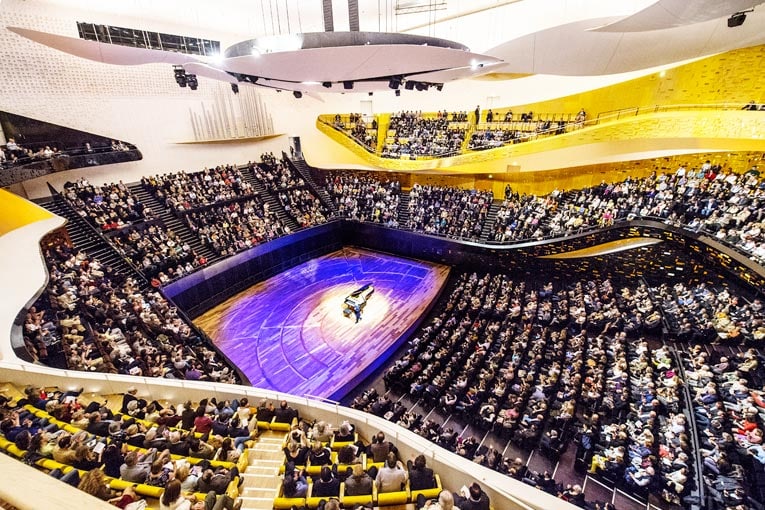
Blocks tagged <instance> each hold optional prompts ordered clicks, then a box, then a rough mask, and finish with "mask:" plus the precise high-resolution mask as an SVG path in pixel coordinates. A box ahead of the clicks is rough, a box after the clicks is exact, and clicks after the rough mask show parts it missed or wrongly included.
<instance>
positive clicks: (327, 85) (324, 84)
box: [321, 81, 332, 89]
mask: <svg viewBox="0 0 765 510" xmlns="http://www.w3.org/2000/svg"><path fill="white" fill-rule="evenodd" d="M321 86H322V87H324V88H325V89H331V88H332V82H331V81H324V82H322V83H321Z"/></svg>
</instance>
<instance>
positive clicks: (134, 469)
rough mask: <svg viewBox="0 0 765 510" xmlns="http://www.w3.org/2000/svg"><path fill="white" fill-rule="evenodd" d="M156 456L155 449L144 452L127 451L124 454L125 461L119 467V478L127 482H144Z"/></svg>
mask: <svg viewBox="0 0 765 510" xmlns="http://www.w3.org/2000/svg"><path fill="white" fill-rule="evenodd" d="M156 456H157V451H156V450H149V451H147V452H146V453H145V454H141V453H139V452H137V451H135V450H131V451H129V452H128V453H127V455H125V463H124V464H123V465H122V466H121V467H120V478H122V479H123V480H125V481H128V482H133V483H144V482H145V481H146V478H147V477H148V476H149V473H150V472H151V465H152V463H153V462H154V459H155V457H156Z"/></svg>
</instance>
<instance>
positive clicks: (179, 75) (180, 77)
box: [173, 66, 186, 87]
mask: <svg viewBox="0 0 765 510" xmlns="http://www.w3.org/2000/svg"><path fill="white" fill-rule="evenodd" d="M173 74H175V83H177V84H178V86H179V87H185V86H186V71H185V70H184V69H183V66H173Z"/></svg>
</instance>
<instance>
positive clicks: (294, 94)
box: [292, 90, 303, 99]
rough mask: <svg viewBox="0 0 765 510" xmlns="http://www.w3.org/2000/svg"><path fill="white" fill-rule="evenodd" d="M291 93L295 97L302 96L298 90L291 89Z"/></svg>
mask: <svg viewBox="0 0 765 510" xmlns="http://www.w3.org/2000/svg"><path fill="white" fill-rule="evenodd" d="M292 95H293V96H295V99H300V98H301V97H303V93H302V92H300V91H299V90H293V91H292Z"/></svg>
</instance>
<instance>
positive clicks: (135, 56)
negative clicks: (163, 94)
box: [7, 27, 197, 66]
mask: <svg viewBox="0 0 765 510" xmlns="http://www.w3.org/2000/svg"><path fill="white" fill-rule="evenodd" d="M7 28H8V30H10V31H11V32H14V33H16V34H19V35H20V36H22V37H26V38H27V39H31V40H32V41H35V42H37V43H40V44H44V45H45V46H48V47H50V48H55V49H57V50H59V51H63V52H64V53H69V54H71V55H74V56H77V57H80V58H86V59H88V60H95V61H96V62H103V63H104V64H117V65H123V66H132V65H140V64H155V63H167V64H185V63H187V62H194V61H196V60H197V59H196V58H194V56H193V55H187V54H185V53H175V52H171V51H161V50H149V49H146V48H131V47H128V46H117V45H114V44H107V43H101V42H98V41H86V40H85V39H79V38H76V37H67V36H63V35H57V34H49V33H47V32H39V31H37V30H30V29H28V28H20V27H7Z"/></svg>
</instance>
